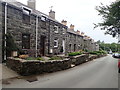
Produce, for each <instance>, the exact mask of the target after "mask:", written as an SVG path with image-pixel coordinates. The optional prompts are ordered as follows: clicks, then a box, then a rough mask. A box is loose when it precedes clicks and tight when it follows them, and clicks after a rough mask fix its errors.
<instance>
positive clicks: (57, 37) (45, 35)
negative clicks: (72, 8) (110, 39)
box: [0, 0, 95, 58]
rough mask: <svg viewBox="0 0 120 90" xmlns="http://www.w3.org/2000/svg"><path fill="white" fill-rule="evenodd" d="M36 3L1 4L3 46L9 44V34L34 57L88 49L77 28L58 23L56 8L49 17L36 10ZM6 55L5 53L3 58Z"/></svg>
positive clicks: (30, 0)
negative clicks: (7, 36) (7, 40)
mask: <svg viewBox="0 0 120 90" xmlns="http://www.w3.org/2000/svg"><path fill="white" fill-rule="evenodd" d="M35 3H36V2H35V0H28V5H24V4H22V3H20V2H17V1H15V2H9V1H8V2H5V1H1V6H2V13H0V14H1V15H2V34H3V37H2V40H3V43H2V46H3V47H6V45H7V44H6V41H5V39H6V37H5V35H6V34H8V33H10V34H11V35H12V36H13V37H14V41H15V43H16V45H17V47H19V48H20V49H21V50H22V51H24V53H25V54H29V55H30V56H36V57H37V56H45V55H46V56H47V55H58V54H67V53H69V52H73V51H78V50H80V49H84V46H85V43H84V36H83V35H82V34H81V33H80V32H79V31H77V32H76V31H74V25H71V26H70V28H68V27H67V24H66V23H67V21H64V20H63V21H62V22H59V21H57V20H56V19H55V12H54V11H52V9H51V10H50V12H49V15H46V14H44V13H42V12H40V11H38V10H36V8H35V7H36V6H35ZM93 43H94V42H93ZM87 47H89V46H86V48H87ZM94 48H95V47H94ZM5 53H6V52H5V50H3V56H4V55H5ZM4 58H5V56H4Z"/></svg>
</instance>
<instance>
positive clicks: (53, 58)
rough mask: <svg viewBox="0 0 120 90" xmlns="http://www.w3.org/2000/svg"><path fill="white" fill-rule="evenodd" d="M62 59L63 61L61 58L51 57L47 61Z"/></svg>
mask: <svg viewBox="0 0 120 90" xmlns="http://www.w3.org/2000/svg"><path fill="white" fill-rule="evenodd" d="M62 59H63V58H62V57H58V56H53V57H51V58H50V59H49V60H62Z"/></svg>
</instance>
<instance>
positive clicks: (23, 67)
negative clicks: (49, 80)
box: [7, 58, 72, 76]
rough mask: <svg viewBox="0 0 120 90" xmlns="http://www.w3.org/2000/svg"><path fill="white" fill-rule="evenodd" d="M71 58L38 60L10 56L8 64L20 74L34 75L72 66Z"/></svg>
mask: <svg viewBox="0 0 120 90" xmlns="http://www.w3.org/2000/svg"><path fill="white" fill-rule="evenodd" d="M71 63H72V62H71V60H69V59H64V60H55V61H48V62H44V61H38V60H33V61H32V60H30V61H27V60H22V59H19V60H16V59H14V58H8V60H7V66H8V67H9V68H11V69H12V70H14V71H16V72H17V73H19V74H20V75H23V76H24V75H32V74H42V73H49V72H55V71H60V70H65V69H68V68H70V67H71Z"/></svg>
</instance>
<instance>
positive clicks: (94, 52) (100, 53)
mask: <svg viewBox="0 0 120 90" xmlns="http://www.w3.org/2000/svg"><path fill="white" fill-rule="evenodd" d="M89 53H90V54H93V55H102V54H107V53H106V52H105V51H103V50H102V51H93V52H89Z"/></svg>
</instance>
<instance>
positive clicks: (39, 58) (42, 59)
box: [36, 57, 45, 61]
mask: <svg viewBox="0 0 120 90" xmlns="http://www.w3.org/2000/svg"><path fill="white" fill-rule="evenodd" d="M36 59H37V60H40V61H45V59H44V58H41V57H38V58H36Z"/></svg>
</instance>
